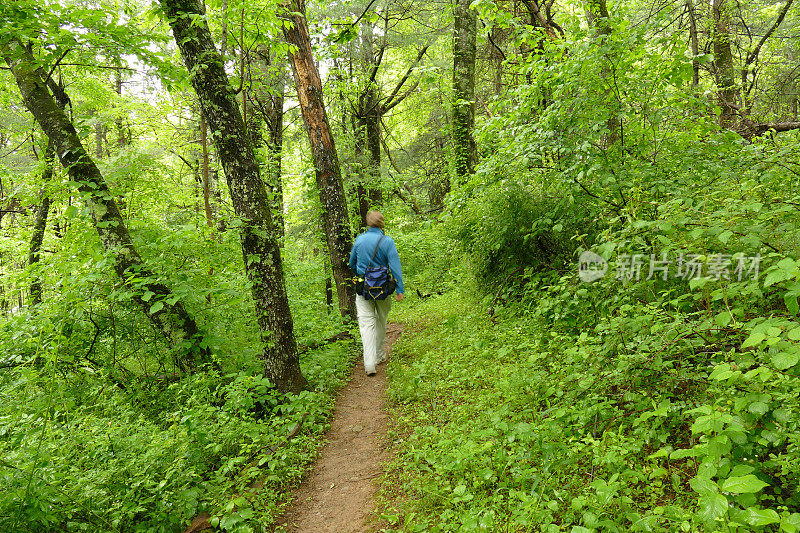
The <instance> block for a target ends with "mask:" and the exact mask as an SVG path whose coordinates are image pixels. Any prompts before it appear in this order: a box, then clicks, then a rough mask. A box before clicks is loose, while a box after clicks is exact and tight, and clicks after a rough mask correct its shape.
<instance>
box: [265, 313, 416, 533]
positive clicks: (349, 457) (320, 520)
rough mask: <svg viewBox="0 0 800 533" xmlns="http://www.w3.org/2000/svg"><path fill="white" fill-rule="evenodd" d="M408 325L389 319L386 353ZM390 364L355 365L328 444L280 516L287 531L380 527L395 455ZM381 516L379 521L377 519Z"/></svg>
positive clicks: (340, 531) (357, 532)
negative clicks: (369, 369) (378, 510)
mask: <svg viewBox="0 0 800 533" xmlns="http://www.w3.org/2000/svg"><path fill="white" fill-rule="evenodd" d="M402 332H403V327H402V326H400V325H398V324H389V325H388V327H387V331H386V348H385V349H386V353H387V358H389V357H391V349H392V345H393V344H394V342H395V341H396V340H397V339H398V338H399V337H400V334H401V333H402ZM385 394H386V364H385V363H382V364H380V365H379V366H378V374H377V375H375V376H372V377H369V376H367V375H366V374H365V373H364V363H363V360H360V361H359V364H358V365H356V367H355V368H354V369H353V374H352V376H351V378H350V382H349V383H348V384H347V386H345V387H344V388H343V389H342V390H341V391H340V392H339V398H338V399H337V401H336V409H335V411H334V414H333V420H332V422H331V428H330V430H328V433H327V434H326V435H325V438H326V440H327V441H328V442H327V444H326V445H325V446H324V447H323V449H322V451H321V452H320V455H319V457H318V458H317V461H316V462H315V463H314V466H313V468H312V470H311V473H310V474H309V475H308V477H307V478H306V479H305V480H304V481H303V483H302V484H301V485H300V487H299V488H298V489H297V490H296V491H295V494H294V499H293V502H292V504H291V505H290V506H289V509H288V510H287V511H286V513H285V514H284V515H283V516H282V517H281V518H280V519H279V520H278V521H277V524H279V525H278V526H277V528H276V531H281V532H291V533H295V532H323V531H329V532H337V533H348V532H352V533H361V532H365V531H375V530H377V527H378V526H377V525H376V522H377V521H376V520H374V517H371V515H372V512H373V510H374V509H375V496H376V493H377V491H378V485H377V480H378V478H379V477H380V476H381V475H382V474H383V473H384V467H383V465H384V464H386V463H387V461H388V460H389V458H390V452H389V450H387V448H386V432H387V429H388V425H389V415H388V414H387V412H386V406H385V399H386V398H385ZM372 522H375V523H372Z"/></svg>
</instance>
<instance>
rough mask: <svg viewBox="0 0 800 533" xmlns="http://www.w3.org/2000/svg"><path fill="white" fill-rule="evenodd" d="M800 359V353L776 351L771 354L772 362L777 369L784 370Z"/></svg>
mask: <svg viewBox="0 0 800 533" xmlns="http://www.w3.org/2000/svg"><path fill="white" fill-rule="evenodd" d="M798 361H800V354H796V353H786V352H778V353H776V354H774V355H773V356H772V364H773V365H775V368H777V369H778V370H786V369H787V368H791V367H793V366H794V365H796V364H797V363H798Z"/></svg>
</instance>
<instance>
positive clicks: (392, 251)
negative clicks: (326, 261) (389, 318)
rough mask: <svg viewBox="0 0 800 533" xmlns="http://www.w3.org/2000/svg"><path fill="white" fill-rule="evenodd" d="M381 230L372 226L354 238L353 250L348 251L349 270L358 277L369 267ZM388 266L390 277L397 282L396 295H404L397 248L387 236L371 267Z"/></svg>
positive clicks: (381, 233)
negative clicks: (390, 272)
mask: <svg viewBox="0 0 800 533" xmlns="http://www.w3.org/2000/svg"><path fill="white" fill-rule="evenodd" d="M383 234H384V233H383V230H382V229H380V228H376V227H374V226H372V227H369V228H367V231H365V232H364V233H362V234H361V235H359V236H358V237H356V242H355V243H353V249H352V250H351V251H350V270H352V271H353V272H354V273H355V274H357V275H359V276H363V275H364V272H365V271H366V270H367V267H368V266H369V264H370V263H369V259H370V257H372V252H373V251H375V245H376V244H378V239H380V238H381V235H383ZM387 265H388V266H389V270H391V271H392V276H394V279H395V280H397V293H398V294H405V292H406V291H405V288H404V287H403V270H402V269H401V268H400V256H399V255H397V246H395V245H394V241H393V240H392V238H391V237H389V236H388V235H387V236H386V237H384V238H383V240H382V241H381V245H380V246H379V247H378V251H377V253H376V254H375V259H373V261H372V266H387Z"/></svg>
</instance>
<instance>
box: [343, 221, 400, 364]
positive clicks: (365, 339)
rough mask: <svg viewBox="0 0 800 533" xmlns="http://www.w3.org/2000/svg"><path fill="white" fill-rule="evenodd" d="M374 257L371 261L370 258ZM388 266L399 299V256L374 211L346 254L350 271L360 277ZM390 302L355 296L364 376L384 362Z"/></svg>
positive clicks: (387, 298) (388, 299) (395, 296)
mask: <svg viewBox="0 0 800 533" xmlns="http://www.w3.org/2000/svg"><path fill="white" fill-rule="evenodd" d="M373 254H374V256H375V257H374V259H373V258H372V257H373ZM370 265H371V266H373V267H379V266H384V267H385V266H388V267H389V270H391V273H392V276H393V277H394V279H395V281H396V282H397V289H396V290H397V292H396V293H395V295H394V299H395V300H397V301H398V302H399V301H401V300H402V299H403V296H404V293H405V288H404V287H403V271H402V270H401V269H400V256H399V255H397V247H396V246H395V245H394V241H393V240H392V238H391V237H389V236H387V235H384V233H383V215H382V214H381V213H380V212H378V211H369V212H368V213H367V230H366V231H365V232H364V233H362V234H361V235H359V236H358V237H356V242H355V243H354V244H353V249H352V250H351V251H350V270H352V271H353V273H355V274H356V275H357V276H359V277H363V276H364V272H365V271H366V269H367V267H369V266H370ZM391 306H392V300H391V299H390V298H389V297H386V298H384V299H382V300H371V299H370V300H368V299H366V298H364V296H363V295H361V294H356V311H357V313H358V329H359V331H360V332H361V343H362V345H363V346H364V370H365V371H366V373H367V375H368V376H374V375H375V373H376V370H375V367H376V366H377V365H378V364H379V363H381V362H383V360H384V359H386V355H385V354H384V353H383V342H384V340H385V339H386V319H387V317H388V315H389V309H390V308H391Z"/></svg>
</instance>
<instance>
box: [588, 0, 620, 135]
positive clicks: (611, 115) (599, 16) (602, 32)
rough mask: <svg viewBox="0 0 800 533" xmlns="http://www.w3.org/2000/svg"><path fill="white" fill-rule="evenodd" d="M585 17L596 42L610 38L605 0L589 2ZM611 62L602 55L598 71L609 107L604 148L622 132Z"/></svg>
mask: <svg viewBox="0 0 800 533" xmlns="http://www.w3.org/2000/svg"><path fill="white" fill-rule="evenodd" d="M586 15H587V18H588V19H589V20H588V21H589V25H590V26H593V27H594V29H595V36H596V37H597V39H598V40H602V39H610V38H611V34H612V33H613V31H614V30H613V28H612V27H611V21H610V18H609V15H608V6H607V5H606V0H589V2H588V9H587V12H586ZM613 60H614V58H613V57H611V56H610V55H609V54H607V53H606V54H604V61H603V63H604V64H603V67H602V68H601V69H600V77H601V78H602V79H603V80H604V81H605V85H606V87H608V88H607V89H606V100H607V101H608V106H609V109H608V118H607V119H606V129H607V132H606V134H605V135H604V139H603V144H604V145H605V146H606V147H610V146H613V145H614V144H615V143H616V142H617V141H619V140H621V139H622V135H621V133H620V132H621V130H622V123H621V122H620V120H619V117H618V116H617V115H618V113H619V107H620V103H619V99H618V97H617V95H616V94H615V93H614V89H613V88H612V84H611V83H610V80H609V78H611V77H612V76H613V75H614V73H613V72H612V71H611V68H609V67H610V66H611V67H612V68H613Z"/></svg>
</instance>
